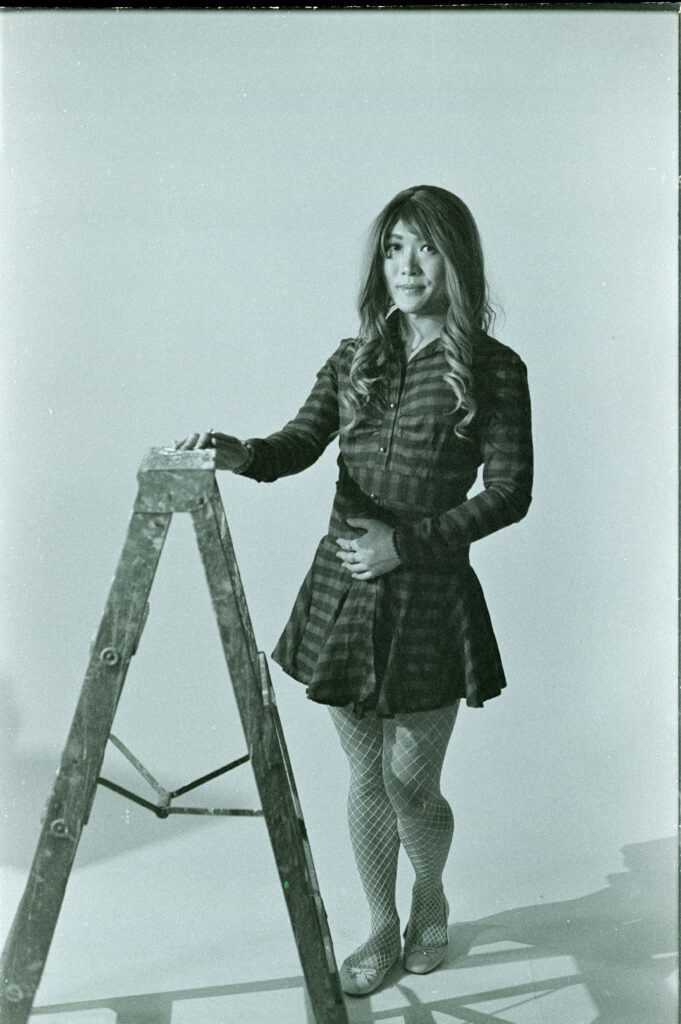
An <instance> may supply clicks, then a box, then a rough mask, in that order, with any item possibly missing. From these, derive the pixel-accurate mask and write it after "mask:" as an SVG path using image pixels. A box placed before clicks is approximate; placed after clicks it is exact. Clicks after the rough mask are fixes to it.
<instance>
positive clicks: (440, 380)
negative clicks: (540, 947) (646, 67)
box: [177, 185, 532, 995]
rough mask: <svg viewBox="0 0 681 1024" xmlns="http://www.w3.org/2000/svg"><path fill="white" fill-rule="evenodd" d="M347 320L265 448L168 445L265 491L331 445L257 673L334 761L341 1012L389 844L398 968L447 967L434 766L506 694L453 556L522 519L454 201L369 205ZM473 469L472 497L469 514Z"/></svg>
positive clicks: (384, 941) (523, 464) (367, 981)
mask: <svg viewBox="0 0 681 1024" xmlns="http://www.w3.org/2000/svg"><path fill="white" fill-rule="evenodd" d="M359 310H360V317H361V323H360V330H359V335H358V337H357V338H351V339H346V340H344V341H343V342H341V344H340V346H339V347H338V348H337V349H336V351H335V352H334V353H333V355H332V356H331V357H330V359H328V361H327V362H326V364H325V365H324V366H323V367H322V369H321V370H320V372H319V374H318V376H317V381H316V384H315V385H314V387H313V389H312V392H311V394H310V396H309V398H308V399H307V401H306V402H305V404H304V406H303V407H302V408H301V409H300V411H299V413H298V415H297V416H296V417H295V418H294V419H293V420H291V421H290V422H289V423H288V424H287V425H286V426H285V427H284V428H283V429H282V430H281V431H279V432H278V433H275V434H272V435H270V436H269V437H267V438H264V439H252V440H249V441H246V442H243V443H242V442H241V441H239V440H238V439H236V438H234V437H231V436H228V435H225V434H220V433H214V432H210V433H203V434H192V435H191V436H190V437H189V438H187V439H186V440H185V441H184V442H181V443H179V444H178V445H177V447H178V448H183V449H187V448H195V447H198V448H201V447H209V446H212V447H214V448H215V449H216V452H217V460H216V461H217V466H218V468H221V469H231V470H233V471H235V472H237V473H241V474H243V475H246V476H249V477H252V478H253V479H255V480H259V481H271V480H275V479H277V478H278V477H281V476H284V475H287V474H290V473H297V472H300V471H301V470H303V469H305V468H306V467H307V466H310V465H311V464H312V463H313V462H314V461H315V460H316V459H318V458H319V456H320V455H321V454H322V452H323V451H324V449H325V448H326V447H327V445H328V444H329V443H330V441H331V440H332V439H333V438H335V437H338V439H339V447H340V455H339V458H338V466H339V478H338V483H337V485H336V497H335V501H334V503H333V509H332V513H331V522H330V527H329V532H328V534H327V536H325V537H324V538H323V539H322V541H321V542H320V544H319V547H318V549H317V552H316V554H315V558H314V561H313V564H312V567H311V569H310V571H309V573H308V575H307V577H306V579H305V581H304V583H303V585H302V588H301V590H300V593H299V595H298V598H297V600H296V603H295V606H294V609H293V612H292V614H291V617H290V619H289V621H288V624H287V625H286V628H285V630H284V632H283V634H282V636H281V638H280V640H279V642H278V644H277V647H276V649H275V651H274V654H273V657H274V659H275V660H276V661H277V662H278V663H279V664H280V665H281V666H282V668H283V669H284V670H285V671H286V672H287V673H288V674H289V675H291V676H292V677H293V678H294V679H297V680H299V681H300V682H302V683H304V684H305V685H306V687H307V694H308V697H309V698H310V699H311V700H313V701H317V702H319V703H322V704H327V705H329V707H330V713H331V716H332V719H333V723H334V725H335V727H336V729H337V731H338V733H339V736H340V741H341V744H342V746H343V748H344V750H345V753H346V755H347V757H348V759H349V762H350V772H351V786H350V793H349V797H348V819H349V826H350V835H351V839H352V844H353V849H354V853H355V858H356V861H357V867H358V870H359V874H360V877H361V880H362V883H363V886H364V890H365V893H366V896H367V900H368V903H369V908H370V912H371V932H370V935H369V938H368V939H367V940H366V942H364V943H362V945H361V946H359V948H358V949H356V950H355V951H354V952H353V953H352V954H351V955H350V956H349V957H348V958H347V959H346V960H345V961H344V963H343V964H342V966H341V969H340V976H341V983H342V986H343V988H344V990H345V992H347V993H349V994H351V995H363V994H367V993H369V992H372V991H374V990H375V989H376V988H378V986H379V985H380V984H381V982H382V981H383V978H384V977H385V975H386V973H387V971H388V970H389V969H390V967H391V966H392V965H393V964H394V963H395V961H396V960H397V959H398V958H399V956H400V953H401V940H400V924H399V918H398V913H397V908H396V905H395V881H396V873H397V858H398V852H399V847H400V845H402V846H403V847H404V849H405V851H406V853H407V855H408V857H409V859H410V861H411V863H412V865H413V868H414V872H415V881H414V886H413V890H412V904H411V913H410V917H409V923H408V926H407V929H406V931H405V945H404V964H405V967H406V969H407V970H409V971H412V972H414V973H418V974H423V973H426V972H428V971H430V970H433V969H434V968H435V967H437V966H438V965H439V964H440V963H441V962H442V960H443V959H444V956H445V954H446V949H447V923H448V913H449V908H448V905H447V900H446V898H445V895H444V892H443V887H442V873H443V869H444V866H445V861H446V859H447V855H448V852H449V848H450V845H451V840H452V834H453V817H452V812H451V809H450V807H449V804H448V803H447V802H446V800H445V799H444V797H443V796H442V794H441V792H440V774H441V769H442V763H443V760H444V756H445V752H446V749H447V744H448V742H449V739H450V736H451V733H452V729H453V727H454V721H455V719H456V714H457V710H458V706H459V702H460V701H461V700H462V699H465V700H466V703H467V704H468V705H469V706H471V707H482V705H483V703H484V701H485V700H489V699H490V698H492V697H495V696H497V695H498V694H499V693H500V692H501V690H502V688H503V687H504V686H505V679H504V672H503V668H502V664H501V660H500V657H499V652H498V648H497V644H496V640H495V637H494V633H493V631H492V625H491V622H490V619H489V615H488V612H487V607H486V604H485V600H484V597H483V594H482V590H481V588H480V585H479V583H478V580H477V578H476V576H475V574H474V572H473V570H472V569H471V567H470V564H469V561H468V551H469V546H470V544H471V542H473V541H475V540H479V539H480V538H481V537H484V536H486V535H488V534H490V533H492V532H493V531H495V530H498V529H500V528H501V527H503V526H507V525H508V524H510V523H513V522H516V521H518V520H519V519H521V518H522V517H523V516H524V515H525V513H526V512H527V509H528V507H529V504H530V500H531V485H532V440H531V428H530V403H529V396H528V390H527V375H526V370H525V366H524V364H523V362H522V361H521V359H520V358H519V357H518V356H517V355H516V354H515V353H514V352H513V351H512V350H511V349H509V348H507V347H506V346H504V345H502V344H500V343H499V342H498V341H495V340H494V339H493V338H491V337H489V336H488V335H487V333H486V330H487V328H488V327H489V324H490V320H491V310H490V307H489V305H488V301H487V287H486V282H485V275H484V267H483V255H482V250H481V246H480V239H479V235H478V231H477V228H476V225H475V222H474V220H473V218H472V216H471V214H470V211H469V210H468V208H467V207H466V206H465V204H464V203H463V202H462V201H461V200H460V199H459V198H458V197H456V196H454V195H452V194H451V193H450V192H447V191H445V190H444V189H441V188H436V187H434V186H428V185H423V186H417V187H415V188H410V189H407V190H406V191H404V192H400V193H399V194H398V195H397V196H395V198H394V199H393V200H392V201H391V202H390V203H388V205H387V206H386V207H385V209H384V210H383V211H382V212H381V214H380V215H379V217H378V218H377V220H376V222H375V224H374V226H373V230H372V234H371V238H370V244H369V260H368V267H367V271H366V275H365V281H364V285H363V289H362V293H361V297H360V303H359ZM480 465H482V466H483V485H484V488H483V490H482V491H481V492H480V493H478V494H476V495H475V496H474V497H472V498H468V497H467V493H468V491H469V490H470V488H471V487H472V485H473V483H474V481H475V479H476V475H477V471H478V467H479V466H480Z"/></svg>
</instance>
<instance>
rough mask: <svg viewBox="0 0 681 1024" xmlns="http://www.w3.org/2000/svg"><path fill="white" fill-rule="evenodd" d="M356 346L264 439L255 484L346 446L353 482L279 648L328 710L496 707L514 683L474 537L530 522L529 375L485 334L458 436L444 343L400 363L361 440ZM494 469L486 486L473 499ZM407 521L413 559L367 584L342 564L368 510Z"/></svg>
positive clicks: (280, 658)
mask: <svg viewBox="0 0 681 1024" xmlns="http://www.w3.org/2000/svg"><path fill="white" fill-rule="evenodd" d="M355 345H356V342H355V341H354V340H352V339H346V340H345V341H343V342H342V343H341V344H340V346H339V347H338V349H337V350H336V351H335V352H334V354H333V355H332V356H331V357H330V359H329V360H328V361H327V362H326V363H325V365H324V366H323V367H322V369H321V370H320V372H319V374H318V375H317V380H316V383H315V385H314V387H313V389H312V392H311V393H310V395H309V397H308V399H307V401H306V402H305V404H304V405H303V407H302V408H301V409H300V411H299V412H298V414H297V416H296V417H295V418H294V419H292V420H291V421H290V422H289V423H288V424H287V425H286V426H285V427H284V428H283V429H282V430H280V431H278V432H277V433H275V434H271V435H270V436H269V437H266V438H252V439H250V440H249V442H248V443H249V445H250V446H251V448H252V453H253V454H252V459H251V462H250V463H249V465H248V466H247V467H246V469H245V470H244V473H245V475H247V476H250V477H252V478H253V479H255V480H259V481H272V480H276V479H277V478H278V477H281V476H285V475H288V474H291V473H298V472H300V471H301V470H303V469H305V468H306V467H307V466H309V465H311V464H312V463H313V462H314V461H315V460H316V459H317V458H319V456H320V455H321V454H322V452H323V451H324V449H325V448H326V447H327V445H328V444H329V443H330V442H331V441H332V440H333V439H334V438H335V437H336V436H338V438H339V446H340V454H339V458H338V466H339V480H338V484H337V491H336V498H335V501H334V504H333V508H332V512H331V521H330V524H329V531H328V534H327V535H326V536H325V537H323V538H322V540H321V541H320V543H319V546H318V548H317V552H316V554H315V557H314V560H313V564H312V566H311V568H310V570H309V572H308V574H307V576H306V577H305V580H304V582H303V584H302V587H301V589H300V592H299V594H298V597H297V599H296V602H295V605H294V608H293V611H292V613H291V616H290V618H289V621H288V623H287V625H286V627H285V629H284V632H283V634H282V636H281V638H280V640H279V642H278V644H277V646H276V648H275V651H274V652H273V657H274V659H275V660H276V661H277V662H278V663H279V664H280V665H281V667H282V668H283V669H284V670H285V671H286V672H287V673H288V674H289V675H291V676H292V677H293V678H294V679H297V680H298V681H300V682H302V683H304V684H305V685H306V686H307V687H308V696H309V697H310V698H311V699H312V700H315V701H319V702H321V703H325V704H330V705H335V706H345V705H348V704H352V705H354V706H355V708H356V710H357V711H358V712H363V711H369V710H371V711H373V712H374V713H375V714H378V715H381V716H386V717H391V716H393V715H394V714H396V713H402V712H410V711H424V710H429V709H435V708H438V707H445V706H447V705H450V704H452V703H454V701H455V700H457V699H458V698H463V699H465V700H466V702H467V704H468V705H469V706H471V707H481V706H482V704H483V702H484V701H485V700H489V699H490V698H492V697H495V696H497V695H498V694H499V693H500V692H501V690H502V688H503V687H504V686H505V685H506V681H505V678H504V671H503V667H502V663H501V659H500V656H499V650H498V647H497V642H496V639H495V636H494V632H493V629H492V624H491V621H490V617H489V613H488V610H487V606H486V603H485V599H484V596H483V593H482V589H481V587H480V584H479V582H478V579H477V577H476V575H475V573H474V572H473V570H472V568H471V566H470V564H469V561H468V551H469V546H470V544H471V543H472V542H473V541H475V540H479V539H480V538H481V537H485V536H487V535H488V534H490V533H492V532H493V531H495V530H499V529H501V528H502V527H504V526H507V525H509V524H510V523H514V522H517V521H518V520H520V519H522V517H523V516H524V515H525V514H526V512H527V510H528V508H529V505H530V501H531V487H532V437H531V417H530V400H529V393H528V387H527V373H526V368H525V365H524V363H523V362H522V360H521V359H520V358H519V356H518V355H516V353H515V352H513V351H512V350H511V349H510V348H508V347H507V346H505V345H502V344H501V343H500V342H498V341H496V340H494V339H493V338H490V337H488V336H486V335H481V336H480V337H479V338H478V339H476V342H475V347H474V361H473V376H474V388H475V396H476V399H477V402H478V412H477V414H476V417H475V419H474V421H473V428H472V429H471V430H470V432H469V434H468V436H467V438H465V439H462V438H460V437H458V436H457V435H456V434H455V431H454V427H455V425H456V422H457V416H458V414H457V413H455V412H453V406H454V396H453V392H452V390H451V388H450V386H449V385H448V384H447V383H446V382H445V381H444V380H443V375H444V374H445V373H447V372H448V369H449V367H448V364H447V362H446V360H445V357H444V352H443V346H442V343H441V341H439V339H438V340H436V341H434V342H431V344H430V345H428V346H426V347H425V348H423V349H422V350H421V351H420V352H419V353H418V354H417V355H416V356H415V357H414V358H413V359H412V360H410V361H409V362H408V363H403V364H402V365H401V366H400V367H395V369H394V372H393V373H392V376H391V380H390V387H389V393H388V394H387V395H386V399H385V401H384V402H383V403H382V406H381V408H376V409H372V410H371V411H370V412H369V413H367V414H366V415H363V416H362V418H361V419H360V420H359V422H358V423H357V424H356V425H355V427H354V428H353V429H352V430H350V431H349V432H347V433H344V432H342V430H341V432H340V434H339V433H338V432H339V428H342V427H343V426H344V425H345V423H346V422H347V420H346V419H345V415H346V414H345V413H344V411H343V408H342V406H341V404H340V403H339V400H338V396H339V394H340V393H342V389H343V388H344V387H345V386H346V383H347V378H348V373H349V369H350V364H351V361H352V355H353V351H354V347H355ZM481 465H482V467H483V475H482V480H483V485H484V488H483V490H482V491H481V492H480V493H479V494H476V495H475V496H474V497H472V498H470V499H469V498H467V493H468V491H469V490H470V488H471V487H472V485H473V483H474V482H475V480H476V477H477V473H478V468H479V466H481ZM357 515H360V516H364V517H373V518H377V519H381V520H382V521H384V522H386V523H388V524H390V525H391V526H394V527H395V542H396V547H397V550H398V552H399V554H400V557H401V559H402V565H400V566H399V567H398V568H397V569H395V570H393V571H392V572H390V573H386V574H384V575H383V576H380V577H378V578H377V579H374V580H368V581H360V580H353V579H352V578H351V577H350V576H349V574H348V573H347V571H346V570H344V569H343V568H342V566H341V563H340V562H339V560H338V559H337V558H336V557H335V552H336V550H337V546H336V543H335V539H336V538H337V537H349V536H355V535H357V534H358V533H361V531H358V530H356V529H353V528H351V527H350V526H348V525H347V522H346V519H347V518H348V517H349V518H353V516H357Z"/></svg>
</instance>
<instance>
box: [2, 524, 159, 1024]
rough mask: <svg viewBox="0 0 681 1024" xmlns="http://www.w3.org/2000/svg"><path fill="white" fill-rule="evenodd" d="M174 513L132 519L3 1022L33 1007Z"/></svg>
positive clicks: (74, 728) (56, 791)
mask: <svg viewBox="0 0 681 1024" xmlns="http://www.w3.org/2000/svg"><path fill="white" fill-rule="evenodd" d="M170 519H171V515H170V514H167V515H162V514H156V515H149V514H145V513H139V512H134V513H133V516H132V519H131V522H130V526H129V529H128V534H127V537H126V540H125V544H124V546H123V552H122V554H121V557H120V560H119V563H118V567H117V569H116V574H115V576H114V579H113V583H112V585H111V590H110V592H109V597H108V601H107V604H106V608H105V611H104V615H103V617H102V620H101V623H100V626H99V629H98V632H97V635H96V637H95V640H94V641H93V646H92V650H91V654H90V660H89V664H88V668H87V672H86V675H85V680H84V683H83V687H82V690H81V694H80V698H79V701H78V705H77V707H76V712H75V716H74V719H73V722H72V725H71V729H70V732H69V736H68V739H67V742H66V747H65V748H64V752H63V754H62V759H61V766H60V769H59V772H58V775H57V779H56V782H55V784H54V788H53V791H52V795H51V797H50V800H49V803H48V805H47V809H46V812H45V820H44V825H43V828H42V832H41V835H40V839H39V841H38V847H37V850H36V854H35V857H34V860H33V864H32V867H31V871H30V875H29V879H28V883H27V886H26V890H25V892H24V894H23V897H22V900H21V902H20V904H19V908H18V910H17V912H16V915H15V918H14V923H13V925H12V929H11V931H10V934H9V937H8V940H7V943H6V945H5V949H4V951H3V956H2V960H0V1020H1V1021H2V1024H25V1022H26V1021H27V1020H28V1017H29V1015H30V1013H31V1007H32V1005H33V1000H34V998H35V994H36V991H37V988H38V985H39V983H40V979H41V977H42V973H43V969H44V967H45V961H46V959H47V954H48V951H49V948H50V944H51V942H52V937H53V935H54V931H55V928H56V925H57V919H58V917H59V911H60V909H61V905H62V902H63V900H64V894H65V891H66V886H67V883H68V879H69V875H70V872H71V868H72V865H73V861H74V858H75V855H76V850H77V847H78V842H79V840H80V836H81V833H82V830H83V826H84V824H85V822H86V821H87V818H88V815H89V811H90V807H91V805H92V801H93V800H94V795H95V789H96V785H97V777H98V775H99V773H100V769H101V765H102V761H103V760H104V753H105V749H106V744H107V740H108V737H109V733H110V731H111V726H112V723H113V719H114V715H115V713H116V708H117V706H118V701H119V699H120V695H121V691H122V688H123V683H124V681H125V676H126V674H127V671H128V666H129V663H130V659H131V657H132V656H133V654H134V653H135V650H136V649H137V643H138V640H139V636H140V633H141V630H142V628H143V625H144V619H145V610H146V603H147V597H148V594H149V590H150V588H151V584H152V581H153V578H154V574H155V572H156V567H157V564H158V559H159V557H160V554H161V551H162V549H163V544H164V541H165V537H166V533H167V530H168V525H169V523H170Z"/></svg>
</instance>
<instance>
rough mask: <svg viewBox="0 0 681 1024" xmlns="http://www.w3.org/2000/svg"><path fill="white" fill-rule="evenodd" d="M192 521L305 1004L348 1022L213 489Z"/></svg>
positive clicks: (265, 674)
mask: <svg viewBox="0 0 681 1024" xmlns="http://www.w3.org/2000/svg"><path fill="white" fill-rule="evenodd" d="M192 517H193V519H194V526H195V529H196V534H197V538H198V541H199V549H200V551H201V556H202V558H203V564H204V568H205V571H206V578H207V580H208V585H209V588H210V592H211V597H212V599H213V607H214V609H215V613H216V617H217V620H218V628H219V630H220V636H221V639H222V644H223V648H224V651H225V657H226V660H227V664H228V666H229V671H230V675H231V677H232V683H233V686H234V692H235V695H236V699H237V704H238V707H239V710H240V714H241V719H242V722H243V726H244V732H245V734H246V740H247V742H248V747H249V753H250V755H251V763H252V765H253V772H254V775H255V780H256V783H257V786H258V792H259V794H260V800H261V803H262V807H263V813H264V816H265V821H266V823H267V829H268V832H269V836H270V842H271V844H272V849H273V851H274V857H275V860H276V863H277V869H278V871H279V878H280V881H281V884H282V889H283V892H284V896H285V898H286V905H287V909H288V912H289V916H290V919H291V925H292V928H293V934H294V937H295V940H296V944H297V946H298V953H299V955H300V962H301V965H302V968H303V973H304V975H305V982H306V984H307V989H308V994H309V997H310V1003H311V1005H312V1009H313V1012H314V1013H315V1015H316V1017H317V1021H318V1022H319V1024H345V1022H346V1021H347V1014H346V1010H345V1003H344V1000H343V994H342V990H341V987H340V979H339V977H338V970H337V967H336V961H335V958H334V954H333V946H332V943H331V936H330V933H329V929H328V925H327V921H326V912H325V910H324V905H323V903H322V899H321V895H320V892H319V885H318V883H317V877H316V874H315V871H314V866H313V862H312V853H311V851H310V845H309V842H308V839H307V833H306V831H305V825H304V822H303V816H302V811H301V808H300V801H299V799H298V795H297V791H296V789H295V784H294V781H293V772H292V770H291V764H290V761H289V758H288V753H287V751H286V745H285V742H284V736H283V731H282V728H281V722H280V719H279V713H278V711H277V707H276V703H275V700H274V692H273V690H272V684H271V682H270V677H269V671H268V668H267V662H266V660H265V657H264V655H262V654H258V652H257V650H256V647H255V639H254V636H253V629H252V627H251V621H250V616H249V614H248V608H247V606H246V600H245V597H244V593H243V588H242V585H241V579H240V577H239V571H238V568H237V564H236V559H235V558H234V551H233V548H232V542H231V538H230V535H229V529H228V527H227V521H226V518H225V514H224V509H223V506H222V502H221V500H220V495H219V493H218V492H217V487H216V491H215V494H214V496H213V499H212V501H211V502H210V504H209V505H206V506H203V507H202V508H201V509H200V510H198V511H196V512H193V513H192ZM225 568H226V569H227V571H226V572H225Z"/></svg>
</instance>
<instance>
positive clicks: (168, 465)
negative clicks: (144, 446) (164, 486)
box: [139, 448, 217, 473]
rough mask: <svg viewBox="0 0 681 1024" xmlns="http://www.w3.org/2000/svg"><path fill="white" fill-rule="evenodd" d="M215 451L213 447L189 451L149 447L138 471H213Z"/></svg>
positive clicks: (214, 467)
mask: <svg viewBox="0 0 681 1024" xmlns="http://www.w3.org/2000/svg"><path fill="white" fill-rule="evenodd" d="M216 455H217V452H216V451H215V449H214V448H195V449H193V450H191V451H175V449H174V448H150V449H149V451H148V452H147V454H146V455H145V456H144V458H143V459H142V464H141V465H140V468H139V472H140V473H149V472H154V471H158V470H171V471H175V470H185V469H189V470H198V471H201V470H203V471H204V472H210V473H214V472H215V469H216V466H215V460H216Z"/></svg>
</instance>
